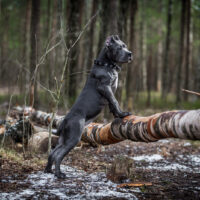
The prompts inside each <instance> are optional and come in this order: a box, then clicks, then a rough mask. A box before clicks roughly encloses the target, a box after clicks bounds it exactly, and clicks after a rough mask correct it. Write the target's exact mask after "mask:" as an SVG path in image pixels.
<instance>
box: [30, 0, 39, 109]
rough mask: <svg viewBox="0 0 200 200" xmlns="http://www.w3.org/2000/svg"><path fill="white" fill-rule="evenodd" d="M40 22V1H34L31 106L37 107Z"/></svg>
mask: <svg viewBox="0 0 200 200" xmlns="http://www.w3.org/2000/svg"><path fill="white" fill-rule="evenodd" d="M39 22H40V0H32V11H31V38H30V42H31V51H30V106H33V105H34V102H35V104H36V106H37V103H38V99H37V98H38V97H37V84H36V81H35V79H36V78H37V73H34V71H35V69H36V65H37V62H38V60H37V58H38V48H37V47H38V44H39Z"/></svg>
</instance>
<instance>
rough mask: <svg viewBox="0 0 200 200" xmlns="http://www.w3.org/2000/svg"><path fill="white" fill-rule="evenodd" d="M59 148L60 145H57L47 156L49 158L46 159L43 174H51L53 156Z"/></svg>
mask: <svg viewBox="0 0 200 200" xmlns="http://www.w3.org/2000/svg"><path fill="white" fill-rule="evenodd" d="M61 147H62V145H61V144H58V145H57V146H56V147H55V148H54V149H53V150H52V151H51V153H50V155H49V157H48V162H47V165H46V167H45V170H44V172H45V173H53V171H52V165H53V162H54V154H55V152H56V151H57V150H58V149H59V148H61Z"/></svg>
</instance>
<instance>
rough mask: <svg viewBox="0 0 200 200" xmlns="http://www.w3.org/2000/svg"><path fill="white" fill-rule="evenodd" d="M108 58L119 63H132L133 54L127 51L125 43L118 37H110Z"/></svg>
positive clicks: (107, 41) (107, 43)
mask: <svg viewBox="0 0 200 200" xmlns="http://www.w3.org/2000/svg"><path fill="white" fill-rule="evenodd" d="M105 45H106V48H107V50H108V51H107V56H108V57H109V58H110V59H111V60H112V61H114V62H117V63H127V62H128V63H129V62H131V61H132V59H133V56H132V52H131V51H129V50H128V49H127V46H126V44H125V43H124V42H122V41H121V40H120V39H119V36H118V35H112V36H109V37H108V38H107V40H106V43H105Z"/></svg>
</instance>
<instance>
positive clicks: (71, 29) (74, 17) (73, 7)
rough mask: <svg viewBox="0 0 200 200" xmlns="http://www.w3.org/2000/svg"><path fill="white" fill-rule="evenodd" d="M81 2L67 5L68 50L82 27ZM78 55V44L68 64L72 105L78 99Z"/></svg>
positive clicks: (72, 0) (69, 96)
mask: <svg viewBox="0 0 200 200" xmlns="http://www.w3.org/2000/svg"><path fill="white" fill-rule="evenodd" d="M80 5H81V0H76V1H74V0H69V1H68V5H67V15H68V19H67V20H68V21H67V44H68V48H70V46H71V45H72V44H73V43H74V42H75V40H76V39H77V37H78V34H79V31H80V26H79V19H80V9H81V7H80ZM78 55H79V48H78V44H77V45H76V46H74V48H73V49H72V50H71V53H70V55H69V57H70V60H69V62H68V75H67V79H69V80H67V82H68V84H67V87H66V90H68V91H66V94H67V97H68V100H69V103H70V104H72V103H73V102H74V100H75V99H76V97H77V94H78V88H77V76H75V75H73V74H74V73H76V72H78ZM69 66H70V67H69Z"/></svg>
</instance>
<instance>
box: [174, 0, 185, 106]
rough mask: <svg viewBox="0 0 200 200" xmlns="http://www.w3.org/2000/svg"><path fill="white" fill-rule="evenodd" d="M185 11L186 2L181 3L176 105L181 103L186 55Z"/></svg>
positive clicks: (183, 0)
mask: <svg viewBox="0 0 200 200" xmlns="http://www.w3.org/2000/svg"><path fill="white" fill-rule="evenodd" d="M185 11H186V1H185V0H182V1H181V18H180V42H179V63H178V69H177V77H176V103H179V102H180V101H181V85H182V69H183V63H184V62H183V55H184V35H185Z"/></svg>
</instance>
